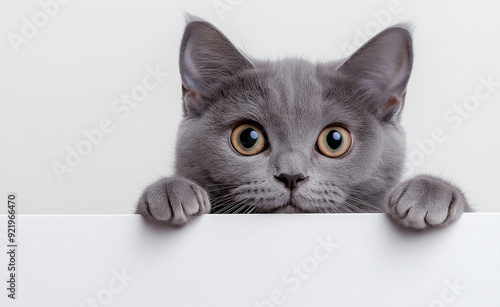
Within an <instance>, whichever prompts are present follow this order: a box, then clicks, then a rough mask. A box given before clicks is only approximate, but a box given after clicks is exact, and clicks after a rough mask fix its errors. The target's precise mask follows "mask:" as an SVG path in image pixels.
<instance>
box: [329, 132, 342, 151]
mask: <svg viewBox="0 0 500 307" xmlns="http://www.w3.org/2000/svg"><path fill="white" fill-rule="evenodd" d="M326 143H327V144H328V146H330V148H331V149H334V150H335V149H339V147H340V146H341V145H342V134H340V132H338V131H337V130H331V131H330V132H328V134H327V135H326Z"/></svg>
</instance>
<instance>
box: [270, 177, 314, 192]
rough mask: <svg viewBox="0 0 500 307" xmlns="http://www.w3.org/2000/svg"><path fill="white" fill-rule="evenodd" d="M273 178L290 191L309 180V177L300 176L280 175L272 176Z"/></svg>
mask: <svg viewBox="0 0 500 307" xmlns="http://www.w3.org/2000/svg"><path fill="white" fill-rule="evenodd" d="M274 178H276V179H277V180H278V181H281V182H282V183H283V184H284V185H285V187H287V188H288V189H290V191H293V190H295V189H296V188H297V186H298V185H299V184H300V183H302V182H304V181H306V180H307V179H309V177H305V176H304V175H302V174H295V175H289V174H280V175H279V176H274Z"/></svg>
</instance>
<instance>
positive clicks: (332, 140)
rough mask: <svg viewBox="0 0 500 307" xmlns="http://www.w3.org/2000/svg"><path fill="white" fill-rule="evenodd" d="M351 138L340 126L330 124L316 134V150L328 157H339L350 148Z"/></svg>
mask: <svg viewBox="0 0 500 307" xmlns="http://www.w3.org/2000/svg"><path fill="white" fill-rule="evenodd" d="M351 144H352V138H351V134H350V133H349V131H347V130H346V129H345V128H342V127H340V126H330V127H327V128H325V129H323V131H321V133H320V134H319V136H318V141H317V143H316V145H317V146H318V151H319V152H320V153H322V154H324V155H325V156H327V157H330V158H336V157H340V156H341V155H343V154H345V153H346V152H347V151H348V150H349V148H351Z"/></svg>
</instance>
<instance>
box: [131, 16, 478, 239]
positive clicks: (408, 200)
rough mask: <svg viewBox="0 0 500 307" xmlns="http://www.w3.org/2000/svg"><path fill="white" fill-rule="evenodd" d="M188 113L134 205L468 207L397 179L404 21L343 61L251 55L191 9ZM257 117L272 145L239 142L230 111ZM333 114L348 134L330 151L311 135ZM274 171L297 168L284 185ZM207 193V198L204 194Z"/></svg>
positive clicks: (168, 210)
mask: <svg viewBox="0 0 500 307" xmlns="http://www.w3.org/2000/svg"><path fill="white" fill-rule="evenodd" d="M179 64H180V71H181V77H182V83H183V84H182V87H183V106H184V119H183V121H182V122H181V124H180V127H179V132H178V141H177V153H176V168H175V171H176V176H175V177H171V178H163V179H160V180H159V181H158V182H156V183H154V184H152V185H151V186H149V187H148V188H146V190H145V191H144V193H143V195H142V196H141V198H140V200H139V204H138V206H137V213H141V214H142V215H143V216H145V217H147V218H150V219H153V220H157V221H160V222H165V223H167V224H173V225H182V224H185V223H186V222H187V221H189V219H190V218H191V217H193V216H196V215H199V214H203V213H208V212H209V211H210V212H211V213H279V212H281V213H295V212H304V213H305V212H318V213H340V212H342V213H344V212H387V213H389V214H391V216H392V217H393V218H394V219H395V220H396V221H398V222H399V223H401V224H402V225H404V226H407V227H412V228H417V229H423V228H426V227H428V226H443V225H446V224H448V223H450V222H452V221H454V220H456V219H457V218H459V217H460V215H461V214H462V212H463V211H464V210H466V211H470V207H469V205H468V204H467V201H466V200H465V197H464V196H463V194H462V192H460V190H459V189H458V188H456V187H454V186H453V185H451V184H450V183H448V182H446V181H444V180H441V179H438V178H434V177H430V176H419V177H416V178H413V179H411V180H408V181H405V182H402V183H399V181H400V177H401V173H402V169H403V164H404V158H405V157H404V154H405V133H404V131H403V129H402V127H401V125H400V123H399V121H400V112H401V110H402V107H403V104H404V98H405V94H406V86H407V83H408V80H409V78H410V73H411V68H412V64H413V51H412V40H411V35H410V32H409V31H408V30H407V27H405V26H397V27H392V28H388V29H386V30H385V31H383V32H381V33H380V34H378V35H377V36H376V37H374V38H373V39H371V40H370V41H369V42H367V43H366V44H365V45H364V46H362V47H361V48H360V49H359V50H358V51H357V52H356V53H355V54H353V55H352V56H351V57H350V58H349V59H347V60H345V61H337V62H329V63H311V62H309V61H306V60H301V59H284V60H279V61H275V62H271V61H259V60H255V59H252V60H250V59H248V58H247V57H246V56H245V55H243V54H242V53H240V52H239V51H238V50H237V49H236V48H235V47H234V46H233V45H232V44H231V43H230V42H229V40H228V39H227V38H226V37H225V36H224V35H223V34H222V33H220V32H219V31H218V30H217V29H215V28H214V27H213V26H212V25H210V24H209V23H207V22H205V21H202V20H195V19H191V20H190V21H189V22H188V24H187V26H186V30H185V33H184V38H183V40H182V43H181V52H180V62H179ZM248 120H250V121H253V122H256V123H258V124H260V125H261V126H262V127H263V129H264V131H265V133H266V135H267V139H268V141H269V148H268V149H267V150H265V151H263V152H261V153H260V154H257V155H254V156H243V155H241V154H238V153H237V152H236V151H235V150H234V149H233V148H232V146H231V143H230V140H229V138H230V135H231V132H232V130H233V129H234V128H235V126H236V125H237V124H238V123H241V122H243V121H248ZM331 124H340V125H342V126H344V127H345V128H347V129H348V130H349V131H350V133H351V135H352V138H353V144H352V146H351V148H350V150H349V152H348V153H346V154H345V155H343V156H341V157H338V158H329V157H326V156H324V155H322V154H321V153H319V152H318V151H317V150H316V148H315V144H316V140H317V138H318V135H319V133H320V132H321V131H322V129H323V128H325V127H327V126H329V125H331ZM280 174H289V175H293V174H301V175H303V179H306V180H303V181H302V182H300V184H297V187H296V188H295V189H293V190H292V191H291V190H290V189H288V188H287V187H286V186H285V185H284V184H283V182H282V181H280V180H278V178H277V177H278V176H280ZM208 199H209V200H208Z"/></svg>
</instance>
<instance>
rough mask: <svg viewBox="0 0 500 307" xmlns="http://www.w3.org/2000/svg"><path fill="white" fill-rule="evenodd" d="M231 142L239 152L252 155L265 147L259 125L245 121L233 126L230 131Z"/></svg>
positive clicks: (264, 139)
mask: <svg viewBox="0 0 500 307" xmlns="http://www.w3.org/2000/svg"><path fill="white" fill-rule="evenodd" d="M231 144H232V145H233V147H234V149H235V150H236V151H237V152H239V153H240V154H242V155H245V156H253V155H256V154H258V153H260V152H262V151H263V150H264V149H265V148H266V138H265V136H264V133H263V132H262V130H261V129H260V128H259V127H257V126H256V125H254V124H251V123H245V124H241V125H239V126H238V127H236V128H234V130H233V132H232V133H231Z"/></svg>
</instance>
